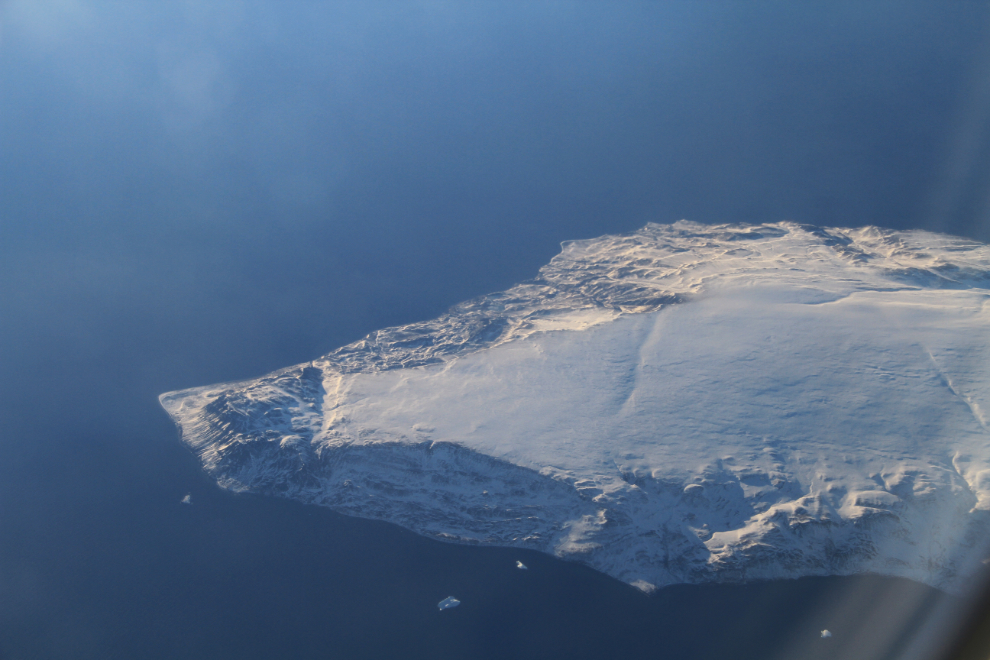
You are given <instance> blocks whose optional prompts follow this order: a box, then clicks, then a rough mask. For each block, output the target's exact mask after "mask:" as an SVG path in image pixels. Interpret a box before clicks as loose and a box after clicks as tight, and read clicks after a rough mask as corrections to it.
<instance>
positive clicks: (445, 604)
mask: <svg viewBox="0 0 990 660" xmlns="http://www.w3.org/2000/svg"><path fill="white" fill-rule="evenodd" d="M460 604H461V601H459V600H457V599H456V598H454V597H453V596H447V597H446V598H444V599H443V600H441V601H440V604H439V605H437V607H439V608H440V610H441V611H443V610H449V609H450V608H452V607H457V606H458V605H460Z"/></svg>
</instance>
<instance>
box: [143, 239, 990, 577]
mask: <svg viewBox="0 0 990 660" xmlns="http://www.w3.org/2000/svg"><path fill="white" fill-rule="evenodd" d="M988 300H990V247H988V246H985V245H982V244H977V243H973V242H972V241H966V240H963V239H958V238H953V237H949V236H943V235H936V234H930V233H925V232H893V231H888V230H882V229H877V228H872V227H866V228H861V229H822V228H818V227H809V226H803V225H797V224H793V223H775V224H768V225H760V226H736V225H723V226H708V225H699V224H694V223H689V222H679V223H676V224H674V225H653V224H651V225H647V226H646V227H644V228H643V229H642V230H640V231H638V232H635V233H633V234H630V235H624V236H605V237H602V238H598V239H593V240H587V241H575V242H570V243H565V244H564V245H563V250H562V252H561V254H560V255H558V256H557V257H555V258H554V259H553V260H552V261H551V263H550V264H549V265H547V266H546V267H544V268H543V269H542V270H541V271H540V273H539V276H538V277H537V278H536V279H535V280H533V281H531V282H526V283H523V284H520V285H518V286H516V287H513V288H512V289H510V290H508V291H505V292H501V293H496V294H491V295H488V296H484V297H481V298H478V299H476V300H471V301H468V302H466V303H463V304H460V305H457V306H455V307H454V308H452V309H451V310H450V311H449V312H448V313H446V314H444V315H443V316H441V317H440V318H438V319H435V320H433V321H429V322H426V323H417V324H412V325H408V326H403V327H398V328H389V329H385V330H381V331H378V332H375V333H372V334H371V335H369V336H368V337H365V338H364V339H363V340H361V341H359V342H356V343H354V344H351V345H349V346H345V347H343V348H340V349H338V350H336V351H334V352H333V353H331V354H329V355H326V356H324V357H322V358H319V359H317V360H314V361H313V362H311V363H309V364H306V365H300V366H297V367H290V368H288V369H285V370H282V371H279V372H276V373H274V374H270V375H268V376H265V377H262V378H259V379H257V380H254V381H246V382H241V383H228V384H223V385H216V386H211V387H202V388H195V389H190V390H183V391H180V392H172V393H168V394H164V395H162V397H161V402H162V405H163V406H164V407H165V409H166V410H167V411H168V412H169V414H170V415H171V416H172V417H173V419H174V420H175V421H176V423H177V425H178V426H179V428H180V431H181V434H182V439H183V441H184V442H186V443H187V444H188V445H189V446H190V447H191V448H192V449H193V450H194V451H195V452H197V454H198V455H199V456H200V458H201V459H202V462H203V465H204V468H205V469H206V470H207V471H208V472H209V473H210V474H212V475H213V476H214V477H215V478H216V479H217V481H218V482H219V483H220V484H221V485H222V486H224V487H226V488H231V489H234V490H240V491H252V492H258V493H267V494H272V495H279V496H283V497H291V498H294V499H298V500H302V501H304V502H309V503H315V504H320V505H324V506H329V507H332V508H334V509H335V510H337V511H341V512H343V513H348V514H352V515H356V516H363V517H369V518H377V519H382V520H388V521H392V522H395V523H397V524H400V525H402V526H404V527H407V528H409V529H412V530H415V531H417V532H419V533H421V534H426V535H429V536H433V537H436V538H441V539H445V540H449V541H455V542H462V543H479V544H496V545H508V546H520V547H528V548H535V549H539V550H543V551H546V552H550V553H554V554H557V555H559V556H564V557H570V558H574V559H579V560H581V561H584V562H586V563H588V564H590V565H591V566H593V567H595V568H597V569H599V570H602V571H604V572H606V573H608V574H610V575H613V576H615V577H617V578H619V579H622V580H625V581H627V582H629V583H632V584H635V585H636V586H638V587H640V588H642V589H644V590H647V591H649V590H651V589H653V588H655V587H657V586H663V585H667V584H672V583H677V582H703V581H719V580H745V579H755V578H767V577H798V576H803V575H826V574H848V573H854V572H861V571H873V572H878V573H885V574H892V575H900V576H905V577H909V578H913V579H916V580H919V581H922V582H926V583H928V584H931V585H934V586H939V587H943V588H947V589H950V590H953V589H959V588H960V587H961V585H962V584H963V583H964V581H965V580H966V578H967V577H968V576H969V575H970V574H971V573H972V572H973V571H974V570H975V567H976V565H977V564H978V562H979V560H981V559H983V558H984V557H985V556H987V554H990V521H988V519H987V517H988V515H990V513H988V511H990V430H988V428H990V427H988V422H990V420H988V414H990V413H988V411H990V303H988V302H987V301H988Z"/></svg>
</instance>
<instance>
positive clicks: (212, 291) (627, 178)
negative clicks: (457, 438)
mask: <svg viewBox="0 0 990 660" xmlns="http://www.w3.org/2000/svg"><path fill="white" fill-rule="evenodd" d="M0 21H2V23H0V658H36V657H37V658H42V657H44V658H49V657H50V658H77V657H78V658H90V657H93V658H96V657H100V658H104V657H121V658H125V657H126V658H131V657H148V658H151V657H161V658H179V657H182V658H187V657H204V658H207V657H208V658H222V657H237V658H247V657H257V658H271V657H299V658H304V657H306V658H308V657H313V658H316V657H341V658H349V657H434V654H436V653H439V652H447V653H450V654H453V655H454V656H456V657H493V658H494V657H520V658H521V657H541V658H545V657H553V656H555V655H559V656H561V657H562V656H564V655H565V654H569V655H567V657H607V655H609V654H614V655H616V656H617V655H619V654H625V655H626V656H627V657H726V656H725V655H724V652H727V651H726V649H731V653H732V655H734V656H735V657H766V656H767V654H768V653H769V650H768V649H771V648H773V647H774V645H775V644H777V643H782V642H780V640H783V639H785V638H787V639H790V637H789V636H796V638H799V639H802V640H804V642H802V643H803V644H804V646H802V647H801V648H802V649H803V650H802V653H804V654H805V657H814V656H815V654H825V655H827V654H830V653H834V652H835V650H836V648H837V647H823V646H821V644H820V643H819V640H818V639H817V638H816V637H815V635H816V630H817V629H818V628H820V627H827V626H830V627H832V628H834V629H838V630H839V632H841V631H842V628H843V625H845V626H846V629H847V630H852V629H853V628H854V627H855V626H854V623H855V622H856V619H857V618H861V617H862V616H864V612H873V613H874V615H876V613H877V612H882V611H888V612H889V611H894V610H884V609H883V608H881V607H879V606H878V605H877V603H879V602H888V603H896V602H907V601H906V600H905V599H904V597H903V594H904V593H905V592H906V591H912V590H914V591H912V593H914V592H917V593H928V592H926V591H924V590H923V589H922V590H921V591H918V590H919V589H920V587H917V586H915V585H910V584H906V583H903V582H899V581H883V580H875V581H873V582H869V581H867V582H860V583H856V584H853V585H852V586H849V585H850V584H852V583H848V582H841V581H840V582H841V584H840V582H835V581H832V582H830V581H827V580H824V581H823V580H811V581H802V582H800V583H788V584H769V585H756V586H751V587H704V588H702V587H693V588H689V587H683V588H675V589H671V590H665V591H664V592H663V593H662V594H661V595H660V596H659V597H657V598H655V599H653V600H648V599H646V598H645V597H643V596H642V595H641V594H639V593H638V592H634V591H632V590H631V589H629V588H628V587H626V586H625V585H621V584H617V583H615V582H613V581H611V580H609V579H607V578H605V577H603V576H600V575H597V574H594V573H592V572H591V571H588V570H584V569H583V568H582V567H580V566H577V565H574V564H563V563H561V562H557V561H554V560H552V559H550V558H547V557H540V556H532V555H529V554H527V555H525V557H523V558H524V561H525V562H526V564H528V565H529V566H530V570H529V571H527V572H525V573H523V572H519V571H515V570H514V569H513V568H512V566H513V565H514V562H515V560H516V559H517V558H520V556H519V555H518V553H516V552H511V551H507V550H500V549H477V548H464V547H456V546H450V545H443V544H439V543H436V542H433V541H428V540H426V539H421V538H418V537H415V536H413V535H411V534H408V533H406V532H403V531H401V530H397V529H395V528H392V527H390V526H387V525H383V524H378V523H373V522H368V521H359V520H353V519H346V518H342V517H340V516H336V515H334V514H332V513H331V512H328V511H325V510H312V509H309V508H306V507H302V506H298V505H295V504H293V503H289V502H280V501H269V500H264V499H260V498H253V497H233V496H230V495H229V494H226V493H223V492H221V491H219V490H218V489H216V487H215V486H214V485H212V484H211V483H209V481H208V480H207V479H206V478H205V477H203V476H202V475H201V474H200V471H199V466H198V465H197V463H196V461H195V459H194V458H193V457H192V456H191V455H189V454H188V453H187V451H186V450H185V449H184V448H183V447H182V446H180V444H179V443H178V442H177V440H176V435H175V431H174V428H173V427H172V426H171V425H170V423H169V421H168V420H167V418H166V416H165V414H164V413H163V412H162V411H161V410H160V409H159V408H158V404H157V400H156V396H157V395H158V394H159V393H161V392H165V391H169V390H175V389H179V388H184V387H192V386H196V385H203V384H207V383H212V382H218V381H225V380H234V379H239V378H247V377H254V376H258V375H260V374H263V373H265V372H267V371H270V370H272V369H275V368H279V367H283V366H286V365H289V364H294V363H298V362H302V361H304V360H307V359H310V358H312V357H314V356H317V355H320V354H322V353H325V352H328V351H329V350H331V349H333V348H336V347H337V346H340V345H342V344H345V343H347V342H350V341H353V340H355V339H357V338H359V337H361V336H362V335H363V334H365V333H367V332H370V331H372V330H375V329H377V328H381V327H384V326H389V325H395V324H401V323H408V322H411V321H416V320H422V319H427V318H430V317H433V316H435V315H437V314H438V313H440V312H442V311H443V310H444V309H445V308H446V307H448V306H450V305H452V304H454V303H457V302H459V301H461V300H464V299H467V298H470V297H473V296H476V295H480V294H483V293H486V292H490V291H494V290H499V289H504V288H507V287H508V286H510V285H512V284H513V283H516V282H518V281H521V280H524V279H527V278H530V277H532V276H533V275H535V273H536V271H537V269H538V268H539V267H540V266H541V265H542V264H544V263H546V262H547V261H548V260H549V259H550V258H551V257H552V256H553V255H554V254H555V253H556V251H557V250H558V246H559V242H560V241H562V240H567V239H576V238H585V237H592V236H597V235H600V234H604V233H611V232H624V231H630V230H633V229H636V228H638V227H640V226H641V225H643V224H644V223H645V222H647V221H657V222H669V221H674V220H677V219H680V218H689V219H692V220H697V221H701V222H720V221H732V222H740V221H742V222H747V221H754V222H755V221H763V220H771V221H775V220H781V219H790V220H796V221H801V222H808V223H815V224H822V225H860V224H879V225H883V226H887V227H895V228H912V227H916V228H925V229H933V230H937V231H946V232H950V233H954V234H959V235H964V236H969V237H972V238H975V239H979V240H984V241H986V240H990V220H988V219H990V186H988V182H990V139H988V138H990V134H988V131H990V121H988V120H990V40H988V36H990V33H988V28H990V6H988V5H987V4H986V3H975V2H974V3H965V2H957V3H942V2H930V3H920V2H907V1H902V2H876V3H864V2H818V3H816V2H802V3H791V2H762V3H736V2H646V3H641V2H626V3H590V2H531V1H527V2H498V3H495V2H492V3H476V2H462V3H453V2H394V3H391V2H380V3H360V2H354V3H309V2H292V3H287V2H275V1H259V2H247V1H245V2H236V3H235V2H230V3H227V2H205V1H204V2H196V3H193V2H188V3H139V2H120V3H111V2H91V1H88V0H78V1H70V0H64V1H55V0H38V1H8V2H3V3H0ZM187 492H191V493H192V494H193V505H192V506H184V505H180V504H179V500H180V499H181V498H182V497H183V495H185V494H186V493H187ZM837 585H838V586H837ZM864 585H865V586H864ZM850 589H852V590H854V591H855V590H857V589H859V590H865V591H860V592H857V593H869V594H871V595H870V596H869V598H866V597H862V598H859V599H858V601H857V602H859V603H866V605H861V606H857V607H859V609H855V608H854V609H852V610H850V609H848V608H844V606H840V605H837V604H836V603H839V602H840V600H837V599H839V595H838V594H841V593H846V592H847V591H848V590H850ZM451 594H453V595H456V596H457V597H458V598H460V599H461V600H462V602H463V605H462V606H461V607H460V608H458V609H457V610H451V611H449V612H445V613H444V614H443V617H442V618H438V612H437V610H436V602H437V601H439V600H440V599H441V598H443V597H445V596H448V595H451ZM873 598H875V599H877V600H876V601H875V602H874V601H873V600H870V599H873ZM885 599H886V600H885ZM841 602H845V601H841ZM910 602H917V601H915V600H910ZM816 608H817V609H816ZM754 612H756V613H758V614H754ZM808 612H818V613H817V614H808V616H806V617H803V618H802V617H801V615H803V614H805V613H808ZM823 612H826V613H823ZM830 617H831V618H830ZM843 617H845V618H843ZM895 618H896V617H895ZM904 620H906V619H898V621H900V624H898V625H901V624H903V621H904ZM829 621H831V623H830V622H829ZM843 621H845V623H843ZM699 622H700V623H699ZM871 625H872V624H871ZM876 625H882V622H880V623H877V624H876ZM716 632H717V635H718V636H717V637H716ZM847 639H848V638H847ZM841 640H842V638H841V635H839V634H837V635H836V636H835V637H834V638H833V641H835V643H836V644H838V643H843V642H842V641H841ZM843 648H845V651H844V653H845V656H844V657H855V656H856V653H861V654H863V655H864V657H866V656H869V655H870V653H873V651H871V650H870V649H869V648H868V647H867V646H863V645H860V646H857V647H855V649H854V648H852V647H850V646H849V644H848V642H846V646H845V647H843ZM856 649H858V650H856ZM871 657H877V655H876V654H875V653H873V655H872V656H871Z"/></svg>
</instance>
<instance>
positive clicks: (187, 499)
mask: <svg viewBox="0 0 990 660" xmlns="http://www.w3.org/2000/svg"><path fill="white" fill-rule="evenodd" d="M181 502H182V504H192V493H186V496H185V497H183V498H182V500H181Z"/></svg>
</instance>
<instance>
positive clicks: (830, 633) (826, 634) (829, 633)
mask: <svg viewBox="0 0 990 660" xmlns="http://www.w3.org/2000/svg"><path fill="white" fill-rule="evenodd" d="M831 636H832V631H831V630H823V631H822V638H823V639H824V638H825V637H831Z"/></svg>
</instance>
